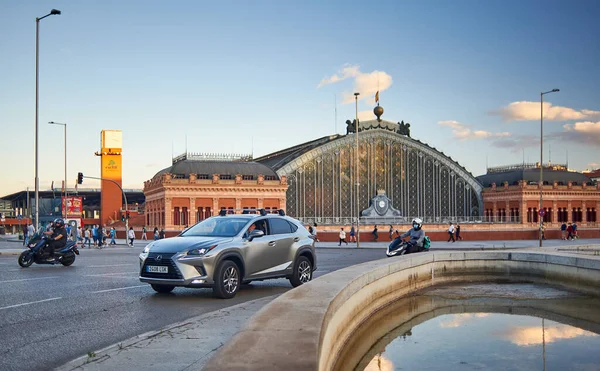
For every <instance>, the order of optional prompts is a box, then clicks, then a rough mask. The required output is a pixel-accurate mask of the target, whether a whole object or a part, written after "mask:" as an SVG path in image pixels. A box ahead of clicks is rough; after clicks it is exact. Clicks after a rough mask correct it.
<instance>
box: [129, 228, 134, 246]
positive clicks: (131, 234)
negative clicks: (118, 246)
mask: <svg viewBox="0 0 600 371" xmlns="http://www.w3.org/2000/svg"><path fill="white" fill-rule="evenodd" d="M127 237H129V243H128V245H129V246H130V247H133V240H135V232H134V231H133V227H129V232H128V233H127Z"/></svg>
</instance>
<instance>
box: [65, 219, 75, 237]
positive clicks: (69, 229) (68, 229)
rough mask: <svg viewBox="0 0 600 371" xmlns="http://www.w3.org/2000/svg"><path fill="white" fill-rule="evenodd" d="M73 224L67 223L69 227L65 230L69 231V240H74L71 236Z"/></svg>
mask: <svg viewBox="0 0 600 371" xmlns="http://www.w3.org/2000/svg"><path fill="white" fill-rule="evenodd" d="M71 228H72V227H71V224H70V223H67V225H66V226H65V229H66V230H67V240H72V239H73V236H72V235H71Z"/></svg>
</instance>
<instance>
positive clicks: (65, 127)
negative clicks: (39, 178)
mask: <svg viewBox="0 0 600 371" xmlns="http://www.w3.org/2000/svg"><path fill="white" fill-rule="evenodd" d="M48 124H50V125H60V126H62V127H63V128H64V129H65V130H64V131H65V180H64V182H65V183H64V194H63V196H64V200H65V207H64V214H65V215H64V217H65V219H66V218H67V124H66V123H61V122H54V121H50V122H49V123H48Z"/></svg>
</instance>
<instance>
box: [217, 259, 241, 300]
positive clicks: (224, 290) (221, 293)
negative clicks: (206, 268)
mask: <svg viewBox="0 0 600 371" xmlns="http://www.w3.org/2000/svg"><path fill="white" fill-rule="evenodd" d="M241 281H242V280H241V277H240V268H238V266H237V264H235V263H234V262H232V261H231V260H225V261H223V262H222V263H221V264H219V267H218V268H217V271H216V274H215V286H214V287H213V293H214V295H215V296H216V297H218V298H221V299H231V298H233V297H234V296H235V294H237V292H238V290H239V289H240V282H241Z"/></svg>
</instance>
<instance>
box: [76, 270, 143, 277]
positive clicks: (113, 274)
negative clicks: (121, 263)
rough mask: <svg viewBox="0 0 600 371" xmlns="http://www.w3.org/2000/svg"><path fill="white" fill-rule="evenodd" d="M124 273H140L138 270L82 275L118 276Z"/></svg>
mask: <svg viewBox="0 0 600 371" xmlns="http://www.w3.org/2000/svg"><path fill="white" fill-rule="evenodd" d="M126 274H140V272H139V271H135V272H117V273H99V274H86V275H84V277H102V276H119V275H121V276H122V275H126Z"/></svg>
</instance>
